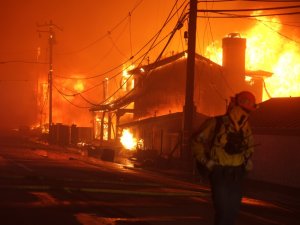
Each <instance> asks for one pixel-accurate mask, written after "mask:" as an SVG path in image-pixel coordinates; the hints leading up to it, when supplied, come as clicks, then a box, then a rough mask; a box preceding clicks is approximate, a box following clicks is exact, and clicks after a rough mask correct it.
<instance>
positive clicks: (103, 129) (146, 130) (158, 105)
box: [90, 33, 271, 158]
mask: <svg viewBox="0 0 300 225" xmlns="http://www.w3.org/2000/svg"><path fill="white" fill-rule="evenodd" d="M245 50H246V39H244V38H241V37H240V36H239V34H236V33H232V34H229V35H228V36H227V37H225V38H224V39H223V65H222V66H221V65H219V64H217V63H214V62H213V61H211V60H209V59H207V58H205V57H203V56H201V55H198V54H196V56H195V81H194V104H195V118H194V128H196V127H197V126H198V125H199V124H200V123H201V122H203V120H204V119H206V118H207V117H209V116H215V115H219V114H223V113H225V111H226V108H227V104H228V100H229V98H230V97H231V96H233V95H234V94H235V93H237V92H239V91H241V90H249V91H251V92H253V93H254V94H255V96H256V98H257V99H258V101H259V102H261V101H262V87H263V79H264V77H265V76H271V73H268V72H264V71H246V70H245ZM186 54H187V53H186V52H182V53H179V54H176V55H173V56H171V57H168V58H165V59H162V60H160V61H157V62H155V63H152V64H148V65H145V66H141V67H138V68H134V69H132V70H131V71H128V74H130V77H129V78H127V79H126V82H127V87H131V88H128V89H127V91H126V93H125V94H124V96H122V97H120V98H118V99H116V100H114V101H112V102H110V103H107V104H103V105H100V106H96V107H93V108H91V109H90V111H92V112H94V114H95V122H94V123H95V126H94V129H95V134H96V135H97V137H98V138H99V140H100V141H102V143H103V141H108V142H109V141H114V140H118V139H119V137H120V135H121V131H122V130H123V129H128V130H130V132H131V133H132V134H133V137H134V138H135V139H136V142H139V141H140V143H142V144H140V145H137V146H138V147H139V148H142V149H148V150H152V151H155V152H157V154H159V155H160V156H163V157H175V158H181V157H182V151H183V150H182V149H181V144H180V143H181V138H182V114H183V113H182V112H183V106H184V104H185V103H184V101H185V83H186V63H187V57H186V56H187V55H186ZM246 77H247V78H248V79H246ZM129 84H134V85H129ZM133 86H134V87H133Z"/></svg>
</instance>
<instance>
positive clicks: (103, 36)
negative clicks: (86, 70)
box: [58, 0, 144, 55]
mask: <svg viewBox="0 0 300 225" xmlns="http://www.w3.org/2000/svg"><path fill="white" fill-rule="evenodd" d="M143 1H144V0H139V1H138V2H137V3H136V4H135V6H134V7H133V8H132V9H131V10H130V11H129V12H130V14H131V15H132V13H133V12H134V11H135V10H136V9H137V8H138V7H139V6H140V4H141V3H142V2H143ZM128 17H129V14H127V15H126V16H125V17H124V18H123V19H121V20H120V21H119V22H118V23H116V24H115V25H114V26H113V27H112V28H111V29H110V30H109V31H108V32H110V33H112V32H113V31H115V30H116V29H117V28H118V27H119V26H120V25H121V24H122V23H123V22H124V21H126V20H127V18H128ZM108 32H107V33H105V34H103V35H102V36H100V37H98V38H97V39H95V40H94V41H92V42H91V43H89V44H87V45H85V46H84V47H82V48H80V49H78V50H75V51H70V52H65V53H58V54H59V55H70V54H75V53H79V52H82V51H84V50H86V49H88V48H90V47H91V46H93V45H95V44H96V43H98V42H99V41H101V40H103V39H104V38H106V37H108V36H109V34H108Z"/></svg>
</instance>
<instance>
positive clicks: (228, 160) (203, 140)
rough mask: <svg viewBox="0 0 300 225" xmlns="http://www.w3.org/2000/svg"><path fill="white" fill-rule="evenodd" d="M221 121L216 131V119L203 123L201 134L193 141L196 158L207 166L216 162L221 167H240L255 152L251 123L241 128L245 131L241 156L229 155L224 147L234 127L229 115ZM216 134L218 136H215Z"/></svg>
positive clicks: (246, 123) (197, 134)
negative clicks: (211, 162)
mask: <svg viewBox="0 0 300 225" xmlns="http://www.w3.org/2000/svg"><path fill="white" fill-rule="evenodd" d="M221 119H222V122H221V123H220V127H219V129H218V130H216V131H215V129H216V124H217V119H216V117H213V118H210V119H208V120H206V121H205V122H204V123H203V125H202V126H201V128H200V130H199V132H197V133H196V135H195V136H194V138H193V139H192V143H191V148H192V151H193V153H194V156H195V158H196V160H197V161H198V162H200V163H202V164H205V162H207V160H214V161H215V162H216V163H217V164H218V165H221V166H240V165H242V164H244V163H245V162H246V160H248V159H249V158H250V157H251V155H252V153H253V150H254V149H253V136H252V131H251V128H250V126H249V122H248V121H246V122H245V123H244V124H243V125H242V126H241V127H240V128H239V129H242V131H243V137H244V138H243V151H242V152H241V153H239V154H228V153H227V152H226V151H225V149H224V147H225V145H226V143H227V134H228V132H230V131H233V130H234V125H233V124H232V123H231V121H230V118H229V116H227V115H224V116H222V118H221ZM215 132H216V134H214V133H215ZM212 139H214V141H212ZM212 142H213V143H212ZM210 145H211V146H210Z"/></svg>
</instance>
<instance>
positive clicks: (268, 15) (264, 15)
mask: <svg viewBox="0 0 300 225" xmlns="http://www.w3.org/2000/svg"><path fill="white" fill-rule="evenodd" d="M216 13H217V14H221V15H226V14H224V13H222V12H216ZM299 14H300V11H299V12H288V13H271V14H260V15H240V14H235V15H234V14H233V15H232V16H197V17H198V18H208V17H209V18H213V19H239V18H256V17H272V16H290V15H299Z"/></svg>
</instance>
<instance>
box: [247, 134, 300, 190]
mask: <svg viewBox="0 0 300 225" xmlns="http://www.w3.org/2000/svg"><path fill="white" fill-rule="evenodd" d="M254 138H255V143H257V144H259V146H258V147H256V148H255V152H254V155H253V162H254V169H253V171H252V172H251V173H250V174H249V177H250V178H252V179H255V180H262V181H266V182H271V183H277V184H281V185H287V186H291V187H300V176H299V172H300V163H299V162H300V154H299V151H300V149H299V143H300V136H282V135H254Z"/></svg>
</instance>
